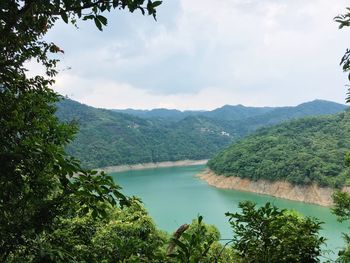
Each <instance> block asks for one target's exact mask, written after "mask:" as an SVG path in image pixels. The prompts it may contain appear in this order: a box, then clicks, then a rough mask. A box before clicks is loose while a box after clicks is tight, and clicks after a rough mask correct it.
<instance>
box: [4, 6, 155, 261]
mask: <svg viewBox="0 0 350 263" xmlns="http://www.w3.org/2000/svg"><path fill="white" fill-rule="evenodd" d="M159 4H161V1H151V0H148V1H145V0H111V1H106V0H64V1H56V0H47V1H46V0H45V1H44V0H38V1H33V0H16V1H13V0H4V1H0V36H1V37H0V50H1V51H0V127H1V129H0V138H1V139H0V167H1V170H0V261H1V262H7V261H8V260H11V258H13V256H14V255H16V254H17V253H19V252H21V253H23V254H28V253H34V254H33V257H32V258H31V260H32V261H34V260H35V261H38V262H41V261H44V262H48V261H47V260H45V259H44V258H45V257H44V255H46V254H47V253H46V252H47V251H46V252H45V251H43V250H45V249H48V247H47V246H40V247H33V245H37V244H39V243H40V242H39V243H38V242H36V240H40V239H42V238H43V235H45V234H47V233H51V232H53V231H54V230H55V229H54V228H55V226H57V224H58V222H59V221H60V220H62V219H69V218H75V217H80V216H84V215H87V214H91V216H92V217H93V218H98V217H100V218H104V217H106V216H107V211H108V209H107V208H108V207H109V206H110V205H112V206H116V205H117V204H118V203H119V204H120V205H121V206H123V205H125V204H129V200H128V198H126V197H125V196H124V195H122V194H121V193H120V191H119V190H120V188H119V187H118V186H117V185H116V184H115V183H114V182H113V181H112V179H111V178H110V177H108V176H107V175H106V174H105V173H103V172H102V173H97V172H95V171H89V170H84V169H82V168H81V167H80V165H79V162H78V161H77V160H75V159H74V158H72V157H69V156H67V155H66V154H65V152H64V147H65V145H66V144H67V143H69V142H70V141H71V140H72V138H73V136H74V133H75V132H76V130H77V127H76V126H75V125H74V124H71V123H60V122H59V121H58V120H57V118H56V117H55V115H54V113H55V107H54V106H53V105H54V103H56V102H57V101H58V100H59V99H60V96H59V95H58V94H56V93H55V92H54V91H53V90H52V89H51V86H52V84H54V79H53V78H54V76H55V75H56V74H57V71H56V64H57V62H58V60H57V59H56V58H55V57H54V55H55V54H56V53H59V52H62V53H63V50H62V49H61V48H60V47H58V46H56V45H55V44H54V43H50V42H47V41H45V40H43V36H44V35H45V34H46V33H47V31H48V30H49V29H50V28H52V27H53V26H54V24H55V22H57V20H58V19H60V18H62V19H63V21H65V22H66V23H71V24H73V25H76V24H77V21H78V20H83V21H84V20H93V21H94V23H95V25H96V26H97V28H98V29H99V30H102V28H103V26H105V25H107V19H106V18H105V17H104V16H102V14H103V13H105V12H110V11H113V10H118V9H127V10H129V11H130V12H134V11H135V10H140V11H141V13H142V14H145V12H146V11H147V12H148V14H149V15H152V16H153V17H155V15H156V7H157V6H158V5H159ZM33 60H35V61H36V62H38V63H39V64H40V65H42V66H43V67H44V69H45V74H44V75H43V76H40V75H39V76H34V77H28V76H27V74H26V73H27V69H26V68H25V65H24V63H26V62H28V61H33ZM50 251H51V252H52V253H55V254H57V255H62V253H63V254H64V251H60V250H55V249H52V248H51V250H50ZM52 253H51V254H52Z"/></svg>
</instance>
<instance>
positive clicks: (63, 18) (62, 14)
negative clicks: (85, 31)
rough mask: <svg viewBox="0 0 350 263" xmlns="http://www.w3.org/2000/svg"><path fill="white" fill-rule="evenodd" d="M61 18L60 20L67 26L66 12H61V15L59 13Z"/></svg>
mask: <svg viewBox="0 0 350 263" xmlns="http://www.w3.org/2000/svg"><path fill="white" fill-rule="evenodd" d="M61 17H62V20H63V21H64V22H65V23H66V24H68V15H67V13H66V12H62V13H61Z"/></svg>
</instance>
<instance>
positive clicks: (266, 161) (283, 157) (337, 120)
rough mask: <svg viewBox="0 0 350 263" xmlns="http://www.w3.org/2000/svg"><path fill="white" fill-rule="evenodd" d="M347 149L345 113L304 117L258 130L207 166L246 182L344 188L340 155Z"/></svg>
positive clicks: (349, 119) (349, 128) (348, 117)
mask: <svg viewBox="0 0 350 263" xmlns="http://www.w3.org/2000/svg"><path fill="white" fill-rule="evenodd" d="M349 148H350V111H349V110H347V111H345V112H342V113H339V114H337V115H332V116H321V117H308V118H303V119H299V120H293V121H290V122H287V123H283V124H280V125H277V126H274V127H270V128H263V129H261V130H259V131H257V132H256V133H254V134H253V135H250V136H248V137H246V138H244V139H242V140H240V141H238V142H236V143H234V144H232V145H231V146H229V147H228V148H227V149H225V150H223V151H221V152H220V153H218V154H217V155H216V156H215V157H214V158H213V159H211V160H210V161H209V162H208V166H209V168H210V169H211V170H213V171H214V172H215V173H216V174H220V175H226V176H238V177H241V178H248V179H251V180H258V179H267V180H271V181H277V180H287V181H289V182H291V183H293V184H309V183H311V182H317V183H318V184H320V185H321V186H336V187H340V186H342V185H344V184H345V183H346V180H347V178H348V177H347V176H348V174H347V172H346V170H345V166H344V155H345V153H346V152H347V151H348V150H349Z"/></svg>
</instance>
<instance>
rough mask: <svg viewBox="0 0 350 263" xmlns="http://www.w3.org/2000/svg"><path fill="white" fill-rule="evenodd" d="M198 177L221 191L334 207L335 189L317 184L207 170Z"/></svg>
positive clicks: (346, 189)
mask: <svg viewBox="0 0 350 263" xmlns="http://www.w3.org/2000/svg"><path fill="white" fill-rule="evenodd" d="M196 176H197V177H198V178H200V179H202V180H204V181H206V182H207V183H208V184H209V185H211V186H213V187H216V188H220V189H230V190H239V191H245V192H252V193H256V194H262V195H269V196H273V197H277V198H283V199H288V200H292V201H298V202H304V203H308V204H315V205H320V206H325V207H330V206H332V205H333V200H332V194H333V193H334V189H333V188H330V187H319V186H318V185H316V184H311V185H305V186H302V185H292V184H291V183H289V182H286V181H276V182H270V181H267V180H258V181H251V180H249V179H243V178H240V177H235V176H224V175H216V174H215V173H214V172H213V171H211V170H210V169H205V170H204V171H203V172H201V173H199V174H197V175H196ZM342 190H343V191H346V192H348V191H349V189H348V187H344V188H343V189H342Z"/></svg>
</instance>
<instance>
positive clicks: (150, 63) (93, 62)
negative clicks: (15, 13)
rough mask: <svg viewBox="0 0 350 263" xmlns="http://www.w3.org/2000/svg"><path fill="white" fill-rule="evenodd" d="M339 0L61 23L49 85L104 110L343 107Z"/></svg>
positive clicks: (166, 8) (346, 36)
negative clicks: (103, 24) (314, 103)
mask: <svg viewBox="0 0 350 263" xmlns="http://www.w3.org/2000/svg"><path fill="white" fill-rule="evenodd" d="M348 5H349V2H348V1H345V0H344V1H343V0H308V1H305V0H284V1H281V0H217V1H213V0H164V1H163V4H162V6H161V7H160V8H159V9H158V21H157V22H156V21H154V20H153V19H152V18H151V17H147V16H145V17H144V16H142V15H141V14H140V13H134V14H130V13H127V12H122V11H117V12H113V14H110V15H108V18H109V23H108V27H107V28H105V29H104V31H103V32H100V31H98V30H97V28H95V26H93V24H92V23H91V22H88V23H86V22H85V23H83V22H81V23H79V29H75V28H74V27H72V26H67V25H65V24H63V23H59V24H57V26H56V27H55V28H54V29H53V30H51V32H50V33H49V34H48V39H49V40H52V41H54V42H56V43H57V44H58V45H59V46H60V47H61V48H62V49H64V51H65V54H64V55H63V56H62V57H61V63H60V64H59V67H60V69H61V72H60V74H59V75H58V78H57V83H56V85H55V90H57V91H58V92H59V93H61V94H63V95H68V96H69V97H70V98H72V99H74V100H77V101H80V102H82V103H85V104H88V105H92V106H96V107H102V108H138V109H151V108H159V107H165V108H177V109H182V110H184V109H213V108H216V107H220V106H222V105H225V104H231V105H234V104H244V105H248V106H282V105H296V104H299V103H302V102H305V101H310V100H314V99H316V98H317V99H327V100H332V101H336V102H340V103H343V102H344V98H345V93H346V90H347V87H346V86H345V85H346V84H347V77H346V74H344V73H343V72H342V70H341V68H340V66H339V61H340V58H341V56H342V55H343V53H344V51H345V49H346V48H347V47H350V30H349V29H343V30H339V29H338V25H337V24H336V23H335V22H333V18H334V16H336V15H337V14H340V13H343V12H344V10H345V7H346V6H348Z"/></svg>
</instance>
